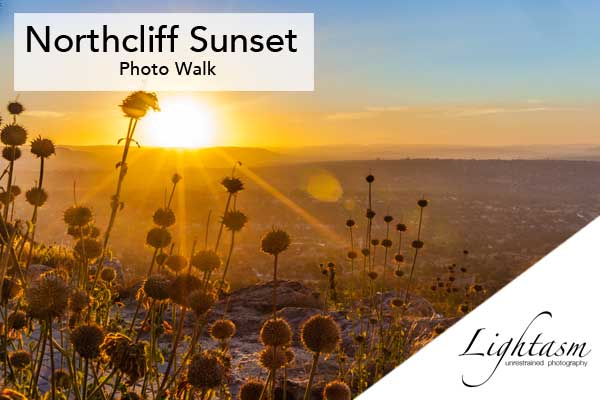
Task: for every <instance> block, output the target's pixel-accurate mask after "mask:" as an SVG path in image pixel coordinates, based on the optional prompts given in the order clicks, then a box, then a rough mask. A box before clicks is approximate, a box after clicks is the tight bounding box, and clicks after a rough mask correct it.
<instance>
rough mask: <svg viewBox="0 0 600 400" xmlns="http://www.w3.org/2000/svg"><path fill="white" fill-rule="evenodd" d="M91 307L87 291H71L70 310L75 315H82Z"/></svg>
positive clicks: (77, 289)
mask: <svg viewBox="0 0 600 400" xmlns="http://www.w3.org/2000/svg"><path fill="white" fill-rule="evenodd" d="M89 305H90V296H89V295H88V293H87V292H86V291H85V290H83V289H79V288H75V289H73V290H71V294H70V295H69V310H70V311H71V312H72V313H73V314H79V313H81V312H82V311H83V310H84V309H85V308H86V307H87V306H89Z"/></svg>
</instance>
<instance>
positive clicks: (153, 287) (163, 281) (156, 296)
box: [143, 274, 172, 301]
mask: <svg viewBox="0 0 600 400" xmlns="http://www.w3.org/2000/svg"><path fill="white" fill-rule="evenodd" d="M171 283H172V282H171V279H169V277H168V276H166V275H164V274H155V275H151V276H149V277H148V279H146V281H145V282H144V286H143V288H144V293H146V296H148V297H150V298H151V299H153V300H157V301H163V300H167V299H168V298H169V297H170V296H171Z"/></svg>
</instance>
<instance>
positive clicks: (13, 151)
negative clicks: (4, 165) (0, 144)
mask: <svg viewBox="0 0 600 400" xmlns="http://www.w3.org/2000/svg"><path fill="white" fill-rule="evenodd" d="M2 157H3V158H4V159H5V160H6V161H17V160H18V159H19V158H21V149H19V148H18V147H16V146H6V147H4V148H3V149H2Z"/></svg>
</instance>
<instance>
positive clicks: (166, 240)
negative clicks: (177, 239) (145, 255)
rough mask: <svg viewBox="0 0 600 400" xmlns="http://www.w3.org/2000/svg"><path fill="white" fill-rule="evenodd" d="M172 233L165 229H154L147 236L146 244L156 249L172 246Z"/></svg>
mask: <svg viewBox="0 0 600 400" xmlns="http://www.w3.org/2000/svg"><path fill="white" fill-rule="evenodd" d="M171 239H172V238H171V233H170V232H169V231H168V230H166V229H165V228H152V229H150V230H149V231H148V234H147V235H146V244H147V245H148V246H150V247H154V248H155V249H162V248H165V247H167V246H168V245H169V244H171Z"/></svg>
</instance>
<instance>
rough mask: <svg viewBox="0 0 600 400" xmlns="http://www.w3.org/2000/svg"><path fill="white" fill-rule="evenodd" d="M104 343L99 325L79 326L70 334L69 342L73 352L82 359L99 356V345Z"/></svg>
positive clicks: (102, 332)
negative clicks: (73, 349) (71, 344)
mask: <svg viewBox="0 0 600 400" xmlns="http://www.w3.org/2000/svg"><path fill="white" fill-rule="evenodd" d="M103 341H104V331H103V330H102V328H101V327H100V326H99V325H96V324H89V325H81V326H79V327H77V328H75V330H74V331H73V332H71V342H72V343H73V347H74V348H75V351H76V352H77V353H78V354H79V355H80V356H81V357H83V358H86V359H94V358H96V357H98V356H99V355H100V345H101V344H102V342H103Z"/></svg>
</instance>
